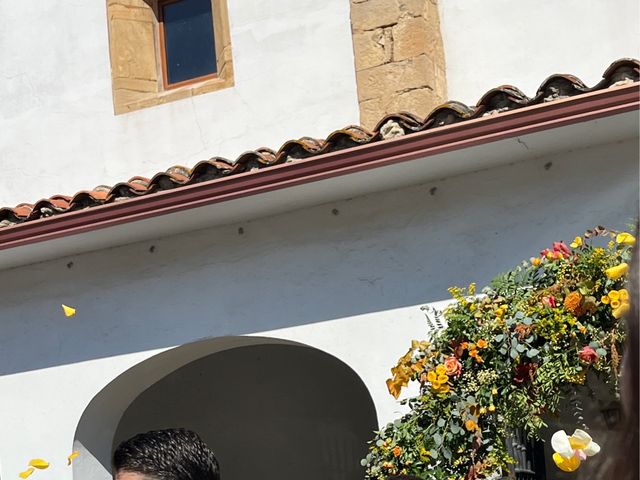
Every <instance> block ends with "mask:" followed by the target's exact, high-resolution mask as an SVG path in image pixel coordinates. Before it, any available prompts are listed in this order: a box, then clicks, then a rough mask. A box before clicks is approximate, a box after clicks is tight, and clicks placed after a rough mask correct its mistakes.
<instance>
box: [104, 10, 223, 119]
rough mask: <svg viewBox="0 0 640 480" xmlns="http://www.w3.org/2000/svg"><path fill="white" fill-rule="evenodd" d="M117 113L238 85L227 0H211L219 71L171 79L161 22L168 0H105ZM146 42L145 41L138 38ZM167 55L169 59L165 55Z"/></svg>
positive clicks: (115, 110) (115, 111)
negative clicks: (161, 7) (234, 67)
mask: <svg viewBox="0 0 640 480" xmlns="http://www.w3.org/2000/svg"><path fill="white" fill-rule="evenodd" d="M106 2H107V22H108V26H109V54H110V62H111V87H112V92H113V106H114V113H115V114H116V115H121V114H125V113H129V112H134V111H136V110H141V109H146V108H149V107H153V106H156V105H163V104H166V103H170V102H174V101H177V100H182V99H185V98H189V97H195V96H199V95H203V94H206V93H211V92H216V91H218V90H224V89H227V88H231V87H233V86H234V83H235V82H234V72H233V56H232V51H231V31H230V25H229V13H228V9H227V0H211V12H212V17H213V36H214V42H215V52H216V72H215V74H208V75H203V76H200V77H197V78H193V79H189V80H186V81H183V82H179V83H175V84H167V81H166V78H167V74H166V65H163V64H162V63H163V62H162V59H163V58H165V59H166V55H165V53H164V52H162V51H161V50H162V49H163V48H164V39H161V38H160V36H161V35H162V34H163V32H162V28H160V27H161V26H160V21H159V20H160V15H161V13H160V8H159V5H164V4H165V3H167V2H165V1H164V0H106ZM140 42H142V43H140ZM165 61H166V60H165Z"/></svg>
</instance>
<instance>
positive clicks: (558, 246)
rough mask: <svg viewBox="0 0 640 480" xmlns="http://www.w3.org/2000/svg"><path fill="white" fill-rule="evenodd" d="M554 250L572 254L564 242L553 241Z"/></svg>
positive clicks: (566, 255) (563, 253) (565, 255)
mask: <svg viewBox="0 0 640 480" xmlns="http://www.w3.org/2000/svg"><path fill="white" fill-rule="evenodd" d="M553 251H554V252H560V253H562V256H564V257H568V256H569V255H570V254H571V250H569V247H567V246H566V245H565V244H564V242H553Z"/></svg>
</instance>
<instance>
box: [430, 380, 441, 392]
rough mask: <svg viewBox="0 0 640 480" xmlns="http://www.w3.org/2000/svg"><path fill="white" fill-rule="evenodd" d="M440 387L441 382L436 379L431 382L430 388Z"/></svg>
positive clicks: (437, 388) (438, 388)
mask: <svg viewBox="0 0 640 480" xmlns="http://www.w3.org/2000/svg"><path fill="white" fill-rule="evenodd" d="M440 387H442V383H440V382H438V381H437V380H436V381H435V382H431V388H433V389H434V390H440Z"/></svg>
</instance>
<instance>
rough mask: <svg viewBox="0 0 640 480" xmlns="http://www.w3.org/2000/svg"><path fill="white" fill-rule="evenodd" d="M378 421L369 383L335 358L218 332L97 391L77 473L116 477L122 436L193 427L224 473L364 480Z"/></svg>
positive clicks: (290, 479)
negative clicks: (113, 461)
mask: <svg viewBox="0 0 640 480" xmlns="http://www.w3.org/2000/svg"><path fill="white" fill-rule="evenodd" d="M160 357H165V358H160ZM376 426H377V419H376V412H375V407H374V405H373V401H372V399H371V397H370V395H369V392H368V390H367V388H366V387H365V385H364V383H363V382H362V380H360V378H359V377H358V376H357V374H356V373H355V372H354V371H353V370H351V368H349V367H348V366H347V365H345V364H344V363H342V362H341V361H340V360H338V359H336V358H335V357H332V356H330V355H328V354H326V353H324V352H322V351H319V350H317V349H314V348H310V347H307V346H304V345H299V344H293V343H291V342H284V341H279V340H273V339H263V338H242V337H228V338H218V339H212V340H207V341H203V342H197V343H195V344H191V345H186V346H183V347H179V348H177V349H174V350H171V351H169V352H166V353H163V354H160V355H158V356H156V357H153V358H151V359H149V360H147V361H145V362H143V363H141V364H140V365H138V366H136V367H134V368H133V369H131V370H129V371H127V372H125V373H124V374H123V375H121V376H120V377H118V378H117V379H116V380H114V381H113V382H112V383H111V384H109V385H108V386H107V387H106V388H104V389H103V390H102V391H101V392H100V393H99V394H98V395H97V396H96V397H95V398H94V399H93V401H92V402H91V404H90V405H89V406H88V407H87V409H86V410H85V412H84V414H83V416H82V418H81V420H80V423H79V425H78V428H77V431H76V439H75V443H76V448H77V449H79V450H81V455H80V457H79V458H78V460H77V461H76V462H74V478H82V479H84V478H92V479H95V480H99V479H105V480H106V479H110V478H111V476H110V456H111V452H112V450H113V449H114V448H115V447H116V446H117V444H118V443H119V442H120V441H122V440H124V439H127V438H129V437H131V436H133V435H135V434H137V433H140V432H146V431H149V430H153V429H160V428H169V427H185V428H189V429H191V430H194V431H196V432H198V433H199V434H200V436H201V437H202V438H203V439H204V440H205V442H206V443H207V444H209V445H210V446H211V448H212V449H213V450H214V452H215V453H216V456H217V457H218V460H219V462H220V466H221V472H222V475H223V478H224V480H243V479H247V478H261V479H263V480H271V479H273V480H276V479H278V480H299V479H300V478H305V479H307V480H326V479H327V478H331V479H335V480H352V479H353V480H356V479H358V480H359V479H361V478H362V476H363V470H362V467H361V466H360V459H361V458H362V457H363V456H364V455H365V454H366V441H367V440H368V439H369V438H370V436H371V432H372V431H373V430H374V429H375V428H376Z"/></svg>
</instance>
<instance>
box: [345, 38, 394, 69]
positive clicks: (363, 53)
mask: <svg viewBox="0 0 640 480" xmlns="http://www.w3.org/2000/svg"><path fill="white" fill-rule="evenodd" d="M353 50H354V53H355V62H356V71H359V70H364V69H367V68H371V67H375V66H376V65H382V64H383V63H385V62H388V61H390V60H391V52H392V41H391V32H390V31H389V32H388V33H386V32H385V30H384V29H382V28H378V29H375V30H369V31H364V32H358V33H354V34H353Z"/></svg>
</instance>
